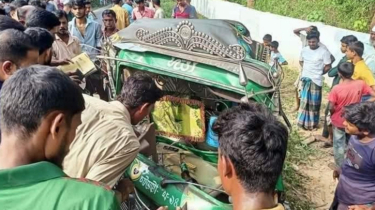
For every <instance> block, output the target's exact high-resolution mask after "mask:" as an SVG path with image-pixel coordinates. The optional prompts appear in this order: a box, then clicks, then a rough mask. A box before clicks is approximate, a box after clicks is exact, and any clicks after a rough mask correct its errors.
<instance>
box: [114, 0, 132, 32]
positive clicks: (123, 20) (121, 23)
mask: <svg viewBox="0 0 375 210" xmlns="http://www.w3.org/2000/svg"><path fill="white" fill-rule="evenodd" d="M112 3H113V7H112V8H111V10H113V11H114V12H115V13H116V19H117V22H116V27H117V29H118V30H122V29H124V28H126V27H128V26H129V24H130V22H129V14H128V11H126V9H124V8H122V7H121V6H122V0H112Z"/></svg>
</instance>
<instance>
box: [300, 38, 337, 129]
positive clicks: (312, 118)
mask: <svg viewBox="0 0 375 210" xmlns="http://www.w3.org/2000/svg"><path fill="white" fill-rule="evenodd" d="M307 40H308V46H306V47H304V48H303V49H302V52H301V57H300V64H301V66H302V76H301V83H302V87H301V88H302V89H301V93H300V98H301V104H300V107H299V110H298V119H297V125H298V126H299V127H301V128H303V129H306V130H313V129H314V128H317V127H318V124H319V113H320V106H321V101H322V85H323V74H325V73H327V72H328V71H329V69H330V68H331V54H330V52H329V51H328V50H327V48H324V47H320V46H319V34H316V33H310V34H308V35H307Z"/></svg>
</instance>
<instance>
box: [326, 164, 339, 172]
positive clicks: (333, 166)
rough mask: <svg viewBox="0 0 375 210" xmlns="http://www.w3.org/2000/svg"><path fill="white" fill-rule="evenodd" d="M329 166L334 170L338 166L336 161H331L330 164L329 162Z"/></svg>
mask: <svg viewBox="0 0 375 210" xmlns="http://www.w3.org/2000/svg"><path fill="white" fill-rule="evenodd" d="M328 168H330V169H332V170H333V171H334V170H336V169H337V166H336V164H334V163H329V164H328Z"/></svg>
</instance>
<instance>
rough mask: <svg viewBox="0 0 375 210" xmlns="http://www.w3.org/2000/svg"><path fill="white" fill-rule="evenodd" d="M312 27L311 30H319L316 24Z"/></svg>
mask: <svg viewBox="0 0 375 210" xmlns="http://www.w3.org/2000/svg"><path fill="white" fill-rule="evenodd" d="M310 28H311V31H318V27H316V26H313V25H312V26H310Z"/></svg>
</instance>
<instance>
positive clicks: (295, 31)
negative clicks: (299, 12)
mask: <svg viewBox="0 0 375 210" xmlns="http://www.w3.org/2000/svg"><path fill="white" fill-rule="evenodd" d="M308 29H309V27H307V28H297V29H294V30H293V33H294V34H295V35H297V36H300V35H301V31H307V30H308Z"/></svg>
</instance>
